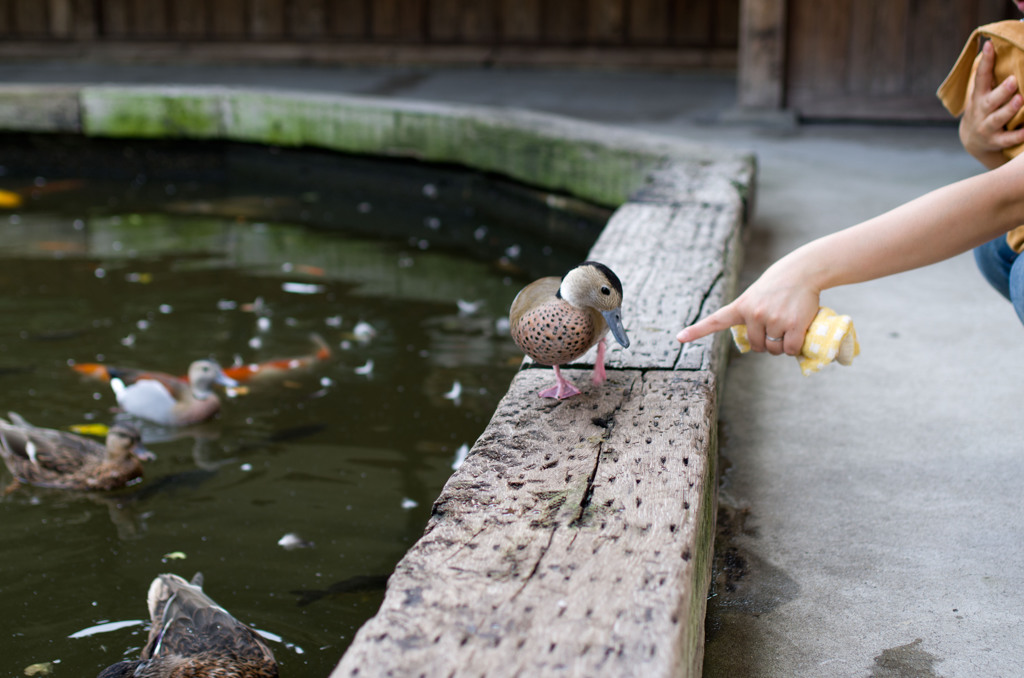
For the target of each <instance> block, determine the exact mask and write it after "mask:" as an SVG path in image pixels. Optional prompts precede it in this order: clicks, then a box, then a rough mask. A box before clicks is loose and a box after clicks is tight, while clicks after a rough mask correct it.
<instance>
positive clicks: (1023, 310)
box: [974, 235, 1024, 323]
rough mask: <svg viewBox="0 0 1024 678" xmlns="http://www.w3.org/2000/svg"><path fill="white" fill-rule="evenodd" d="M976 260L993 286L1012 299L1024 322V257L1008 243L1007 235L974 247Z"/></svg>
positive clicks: (1014, 307) (1018, 315)
mask: <svg viewBox="0 0 1024 678" xmlns="http://www.w3.org/2000/svg"><path fill="white" fill-rule="evenodd" d="M974 261H975V262H977V264H978V268H979V269H980V270H981V274H982V275H983V276H984V277H985V280H987V281H988V282H989V284H990V285H992V287H994V288H996V290H998V292H999V293H1000V294H1002V295H1003V296H1004V297H1006V298H1007V299H1009V300H1010V303H1012V304H1013V310H1015V311H1016V312H1017V317H1018V318H1020V321H1021V322H1022V323H1024V258H1021V257H1020V255H1019V254H1017V253H1016V252H1014V251H1013V248H1011V247H1010V246H1009V245H1008V244H1007V243H1006V236H1005V235H1001V236H999V237H998V238H996V239H995V240H990V241H989V242H987V243H985V244H984V245H981V246H979V247H976V248H975V249H974Z"/></svg>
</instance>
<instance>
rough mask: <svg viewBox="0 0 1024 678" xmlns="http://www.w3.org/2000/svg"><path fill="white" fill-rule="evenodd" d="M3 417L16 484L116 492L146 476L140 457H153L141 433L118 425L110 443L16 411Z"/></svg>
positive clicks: (2, 445) (3, 450) (0, 436)
mask: <svg viewBox="0 0 1024 678" xmlns="http://www.w3.org/2000/svg"><path fill="white" fill-rule="evenodd" d="M8 416H9V417H10V419H11V420H10V421H7V420H5V419H0V455H3V458H4V463H6V464H7V468H8V469H9V470H10V472H11V474H12V475H14V478H15V481H14V484H13V485H11V486H10V487H9V488H8V491H11V490H13V489H14V488H16V487H17V485H18V483H19V482H25V483H29V484H31V485H38V486H40V487H55V488H59V489H65V490H116V489H118V488H121V487H124V486H125V485H127V484H128V483H129V482H131V481H132V480H135V479H136V478H141V477H142V461H141V459H140V455H143V456H146V458H151V455H149V453H148V452H146V451H145V450H144V449H143V448H142V446H141V444H140V441H139V432H138V431H137V430H136V429H135V428H133V427H131V426H127V425H117V426H114V427H112V428H111V429H110V431H109V432H108V433H107V442H106V445H102V444H100V443H98V442H96V441H94V440H90V439H89V438H83V437H82V436H79V435H75V434H74V433H67V432H65V431H56V430H54V429H49V428H39V427H37V426H32V425H31V424H29V423H28V422H26V421H25V420H24V419H22V418H21V417H20V416H18V415H17V414H16V413H14V412H11V413H9V414H8Z"/></svg>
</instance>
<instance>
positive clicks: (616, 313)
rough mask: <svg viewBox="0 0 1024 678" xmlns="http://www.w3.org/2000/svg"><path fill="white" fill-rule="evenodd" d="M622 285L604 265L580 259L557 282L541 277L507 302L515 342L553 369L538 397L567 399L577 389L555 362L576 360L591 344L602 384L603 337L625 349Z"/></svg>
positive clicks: (510, 326)
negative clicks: (552, 379)
mask: <svg viewBox="0 0 1024 678" xmlns="http://www.w3.org/2000/svg"><path fill="white" fill-rule="evenodd" d="M621 307H622V283H621V282H619V278H618V276H616V275H615V273H613V272H612V270H611V269H610V268H608V267H607V266H605V265H604V264H600V263H598V262H596V261H584V262H583V263H582V264H580V265H579V266H577V267H576V268H574V269H572V270H571V271H569V272H568V273H566V274H565V277H564V278H562V279H561V280H559V279H558V278H556V277H549V278H541V279H540V280H535V281H534V282H532V283H530V284H529V285H527V286H526V287H524V288H523V289H522V290H521V291H520V292H519V294H517V295H516V298H515V299H514V300H513V301H512V308H511V310H510V311H509V329H510V331H511V333H512V339H513V340H514V341H515V342H516V345H517V346H519V348H521V349H522V350H523V352H524V353H526V355H528V356H530V358H531V359H533V361H534V362H536V363H539V364H541V365H550V366H552V367H554V368H555V378H556V379H557V380H558V383H557V384H556V385H555V386H552V387H551V388H546V389H544V390H542V391H541V392H540V393H539V394H538V395H540V397H541V398H558V399H563V398H568V397H570V396H574V395H576V394H578V393H579V392H580V391H579V389H578V388H576V387H575V386H573V385H572V384H571V383H570V382H568V381H567V380H566V379H565V377H563V376H562V372H561V370H560V369H559V366H560V365H565V364H566V363H570V362H572V361H573V360H576V359H577V358H579V357H580V356H582V355H583V354H584V353H586V352H587V351H589V350H590V347H591V346H593V345H594V344H597V360H596V361H595V362H594V376H593V381H594V383H595V384H601V383H604V380H605V371H604V354H605V339H604V335H605V334H606V333H607V332H608V330H609V329H610V330H611V332H612V336H613V337H615V341H617V342H619V344H621V345H622V347H623V348H628V347H629V338H628V337H627V336H626V330H625V328H624V327H623V326H622V314H621Z"/></svg>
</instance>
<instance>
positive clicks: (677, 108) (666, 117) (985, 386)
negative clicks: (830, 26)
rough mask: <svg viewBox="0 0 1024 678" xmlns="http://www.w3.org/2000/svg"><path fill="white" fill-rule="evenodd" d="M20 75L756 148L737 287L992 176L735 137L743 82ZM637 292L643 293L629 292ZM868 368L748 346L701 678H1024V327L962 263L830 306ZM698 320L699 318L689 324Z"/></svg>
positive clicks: (866, 135) (853, 141)
mask: <svg viewBox="0 0 1024 678" xmlns="http://www.w3.org/2000/svg"><path fill="white" fill-rule="evenodd" d="M0 82H138V83H183V84H199V83H219V84H229V85H230V84H237V85H245V86H269V87H285V88H289V89H314V90H326V91H332V92H338V93H351V94H372V95H375V96H394V97H401V98H410V99H425V100H435V101H445V102H451V103H459V102H466V103H474V104H485V105H494V106H514V107H520V108H531V109H536V110H542V111H548V112H554V113H560V114H564V115H569V116H574V117H578V118H585V119H589V120H595V121H599V122H604V123H609V124H614V125H620V126H624V127H630V128H636V129H643V130H646V131H652V132H657V133H661V134H666V135H673V136H682V137H688V138H694V139H697V140H701V141H708V142H714V143H717V144H720V145H721V146H723V147H730V148H739V149H746V150H750V151H752V152H754V153H756V155H757V157H758V160H759V166H760V171H759V179H758V189H757V204H756V212H755V214H754V219H753V222H752V224H751V227H750V229H749V232H748V234H747V239H746V245H747V250H746V251H747V254H746V261H745V265H744V269H743V274H742V280H741V284H747V283H749V282H750V281H752V280H753V279H754V278H755V277H756V276H757V275H758V274H759V273H760V271H762V270H763V269H764V268H765V267H766V266H767V265H768V264H770V263H771V262H772V261H773V260H774V259H776V258H777V257H779V256H781V255H782V254H784V253H786V252H787V251H789V250H790V249H792V248H793V247H795V246H797V245H799V244H801V243H803V242H805V241H807V240H809V239H812V238H814V237H817V236H819V235H822V234H825V233H828V232H831V231H834V230H837V229H840V228H843V227H845V226H848V225H851V224H854V223H857V222H858V221H861V220H863V219H866V218H868V217H871V216H873V215H875V214H878V213H880V212H882V211H884V210H886V209H889V208H891V207H894V206H896V205H898V204H899V203H901V202H903V201H906V200H909V199H911V198H913V197H916V196H918V195H920V194H922V193H925V192H927V191H928V190H930V189H933V188H936V187H938V186H941V185H943V184H945V183H948V182H951V181H954V180H957V179H960V178H963V177H965V176H968V175H970V174H973V173H976V172H978V171H980V165H978V164H976V163H975V161H974V160H972V159H971V158H969V157H968V156H967V155H966V154H965V153H964V152H963V151H962V150H961V149H960V148H959V145H958V143H957V138H956V132H955V130H954V128H953V127H952V126H949V127H913V126H901V127H889V126H846V125H809V126H802V127H799V128H796V129H789V130H786V129H784V128H779V127H775V128H763V127H756V126H751V125H743V124H736V123H735V122H729V120H730V118H729V116H728V113H729V112H730V111H731V110H732V108H733V107H734V100H735V87H734V82H733V80H732V78H731V75H730V74H728V73H704V74H626V73H598V72H567V71H559V72H544V71H529V70H498V69H495V70H479V69H471V68H460V69H431V70H415V69H368V68H362V69H358V70H346V69H327V68H319V69H303V68H291V67H280V68H262V69H257V68H252V67H246V68H242V67H239V68H231V67H227V66H222V67H217V68H209V67H208V68H198V67H175V68H166V67H157V66H144V67H133V68H130V67H123V66H121V67H119V66H103V65H100V64H96V63H91V62H79V63H74V64H67V63H64V64H35V65H31V66H28V65H24V64H16V63H15V64H11V63H8V64H3V65H0ZM627 293H628V291H627ZM823 302H824V303H825V304H827V305H829V306H831V307H833V308H835V309H836V310H838V311H839V312H841V313H848V314H850V315H852V316H853V318H854V320H855V322H856V326H857V331H858V335H859V337H860V341H861V346H862V354H861V356H860V357H859V358H857V360H856V361H855V363H854V365H853V366H852V367H838V366H836V367H831V368H828V369H826V370H825V371H824V372H823V373H821V374H818V375H815V376H812V377H803V376H801V374H800V370H799V369H798V367H797V365H796V363H795V361H794V360H793V359H792V358H786V357H779V358H771V357H768V356H759V355H748V356H739V355H738V354H734V356H733V360H732V361H731V364H730V366H729V368H728V373H727V377H726V389H725V399H724V402H723V406H722V414H721V433H722V435H721V440H722V445H721V454H722V457H723V468H725V469H726V470H725V473H724V476H723V482H722V489H721V497H720V498H721V504H722V510H721V511H720V523H721V524H722V526H723V528H725V529H724V532H725V534H723V535H722V536H721V537H720V539H719V544H718V549H717V550H718V552H719V554H720V555H721V556H727V557H724V558H722V559H721V561H722V562H721V564H722V565H723V570H722V571H721V572H720V573H719V575H718V581H717V586H716V588H715V595H714V596H713V598H712V599H711V602H710V607H709V622H708V645H707V652H706V662H705V675H706V676H712V677H716V678H717V677H725V676H729V677H733V676H735V677H744V676H785V677H791V676H807V677H811V676H813V677H828V676H876V677H888V676H945V677H947V678H953V677H959V676H963V677H972V678H973V677H975V676H1015V675H1021V672H1022V669H1021V666H1024V645H1022V644H1021V642H1020V638H1021V636H1022V630H1024V594H1022V593H1021V591H1022V590H1024V509H1022V504H1024V502H1022V500H1021V494H1020V485H1021V480H1022V479H1024V455H1022V454H1021V451H1022V448H1019V447H1017V445H1018V444H1020V443H1019V437H1020V428H1021V427H1022V424H1021V423H1020V420H1019V419H1018V416H1019V412H1020V403H1021V402H1022V400H1021V391H1020V390H1019V383H1020V375H1021V374H1024V351H1022V350H1020V342H1021V339H1022V336H1024V335H1022V328H1021V326H1020V323H1019V322H1018V321H1017V319H1016V317H1015V315H1014V313H1013V311H1012V309H1011V307H1010V305H1009V304H1008V303H1007V302H1005V301H1004V300H1003V299H1002V298H1001V297H999V296H998V295H997V294H996V293H995V292H993V291H992V290H990V289H989V288H988V287H987V285H986V284H985V283H984V282H983V281H982V279H981V277H980V276H979V274H978V273H977V272H976V271H975V269H974V264H973V262H972V260H971V258H970V255H964V256H960V257H957V258H955V259H952V260H950V261H947V262H944V263H941V264H938V265H935V266H932V267H930V268H927V269H922V270H919V271H914V272H910V273H906V274H902V275H898V276H894V277H891V278H887V279H884V280H879V281H876V282H872V283H867V284H863V285H859V286H854V287H849V288H840V289H836V290H830V291H828V292H826V293H825V295H824V297H823ZM681 324H682V319H680V325H681Z"/></svg>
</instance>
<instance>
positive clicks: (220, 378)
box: [216, 372, 238, 388]
mask: <svg viewBox="0 0 1024 678" xmlns="http://www.w3.org/2000/svg"><path fill="white" fill-rule="evenodd" d="M216 381H217V383H218V384H220V385H221V386H226V387H228V388H231V387H233V386H238V382H237V381H235V380H234V379H232V378H231V377H229V376H228V375H226V374H224V373H223V372H221V373H220V374H218V375H217V380H216Z"/></svg>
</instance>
